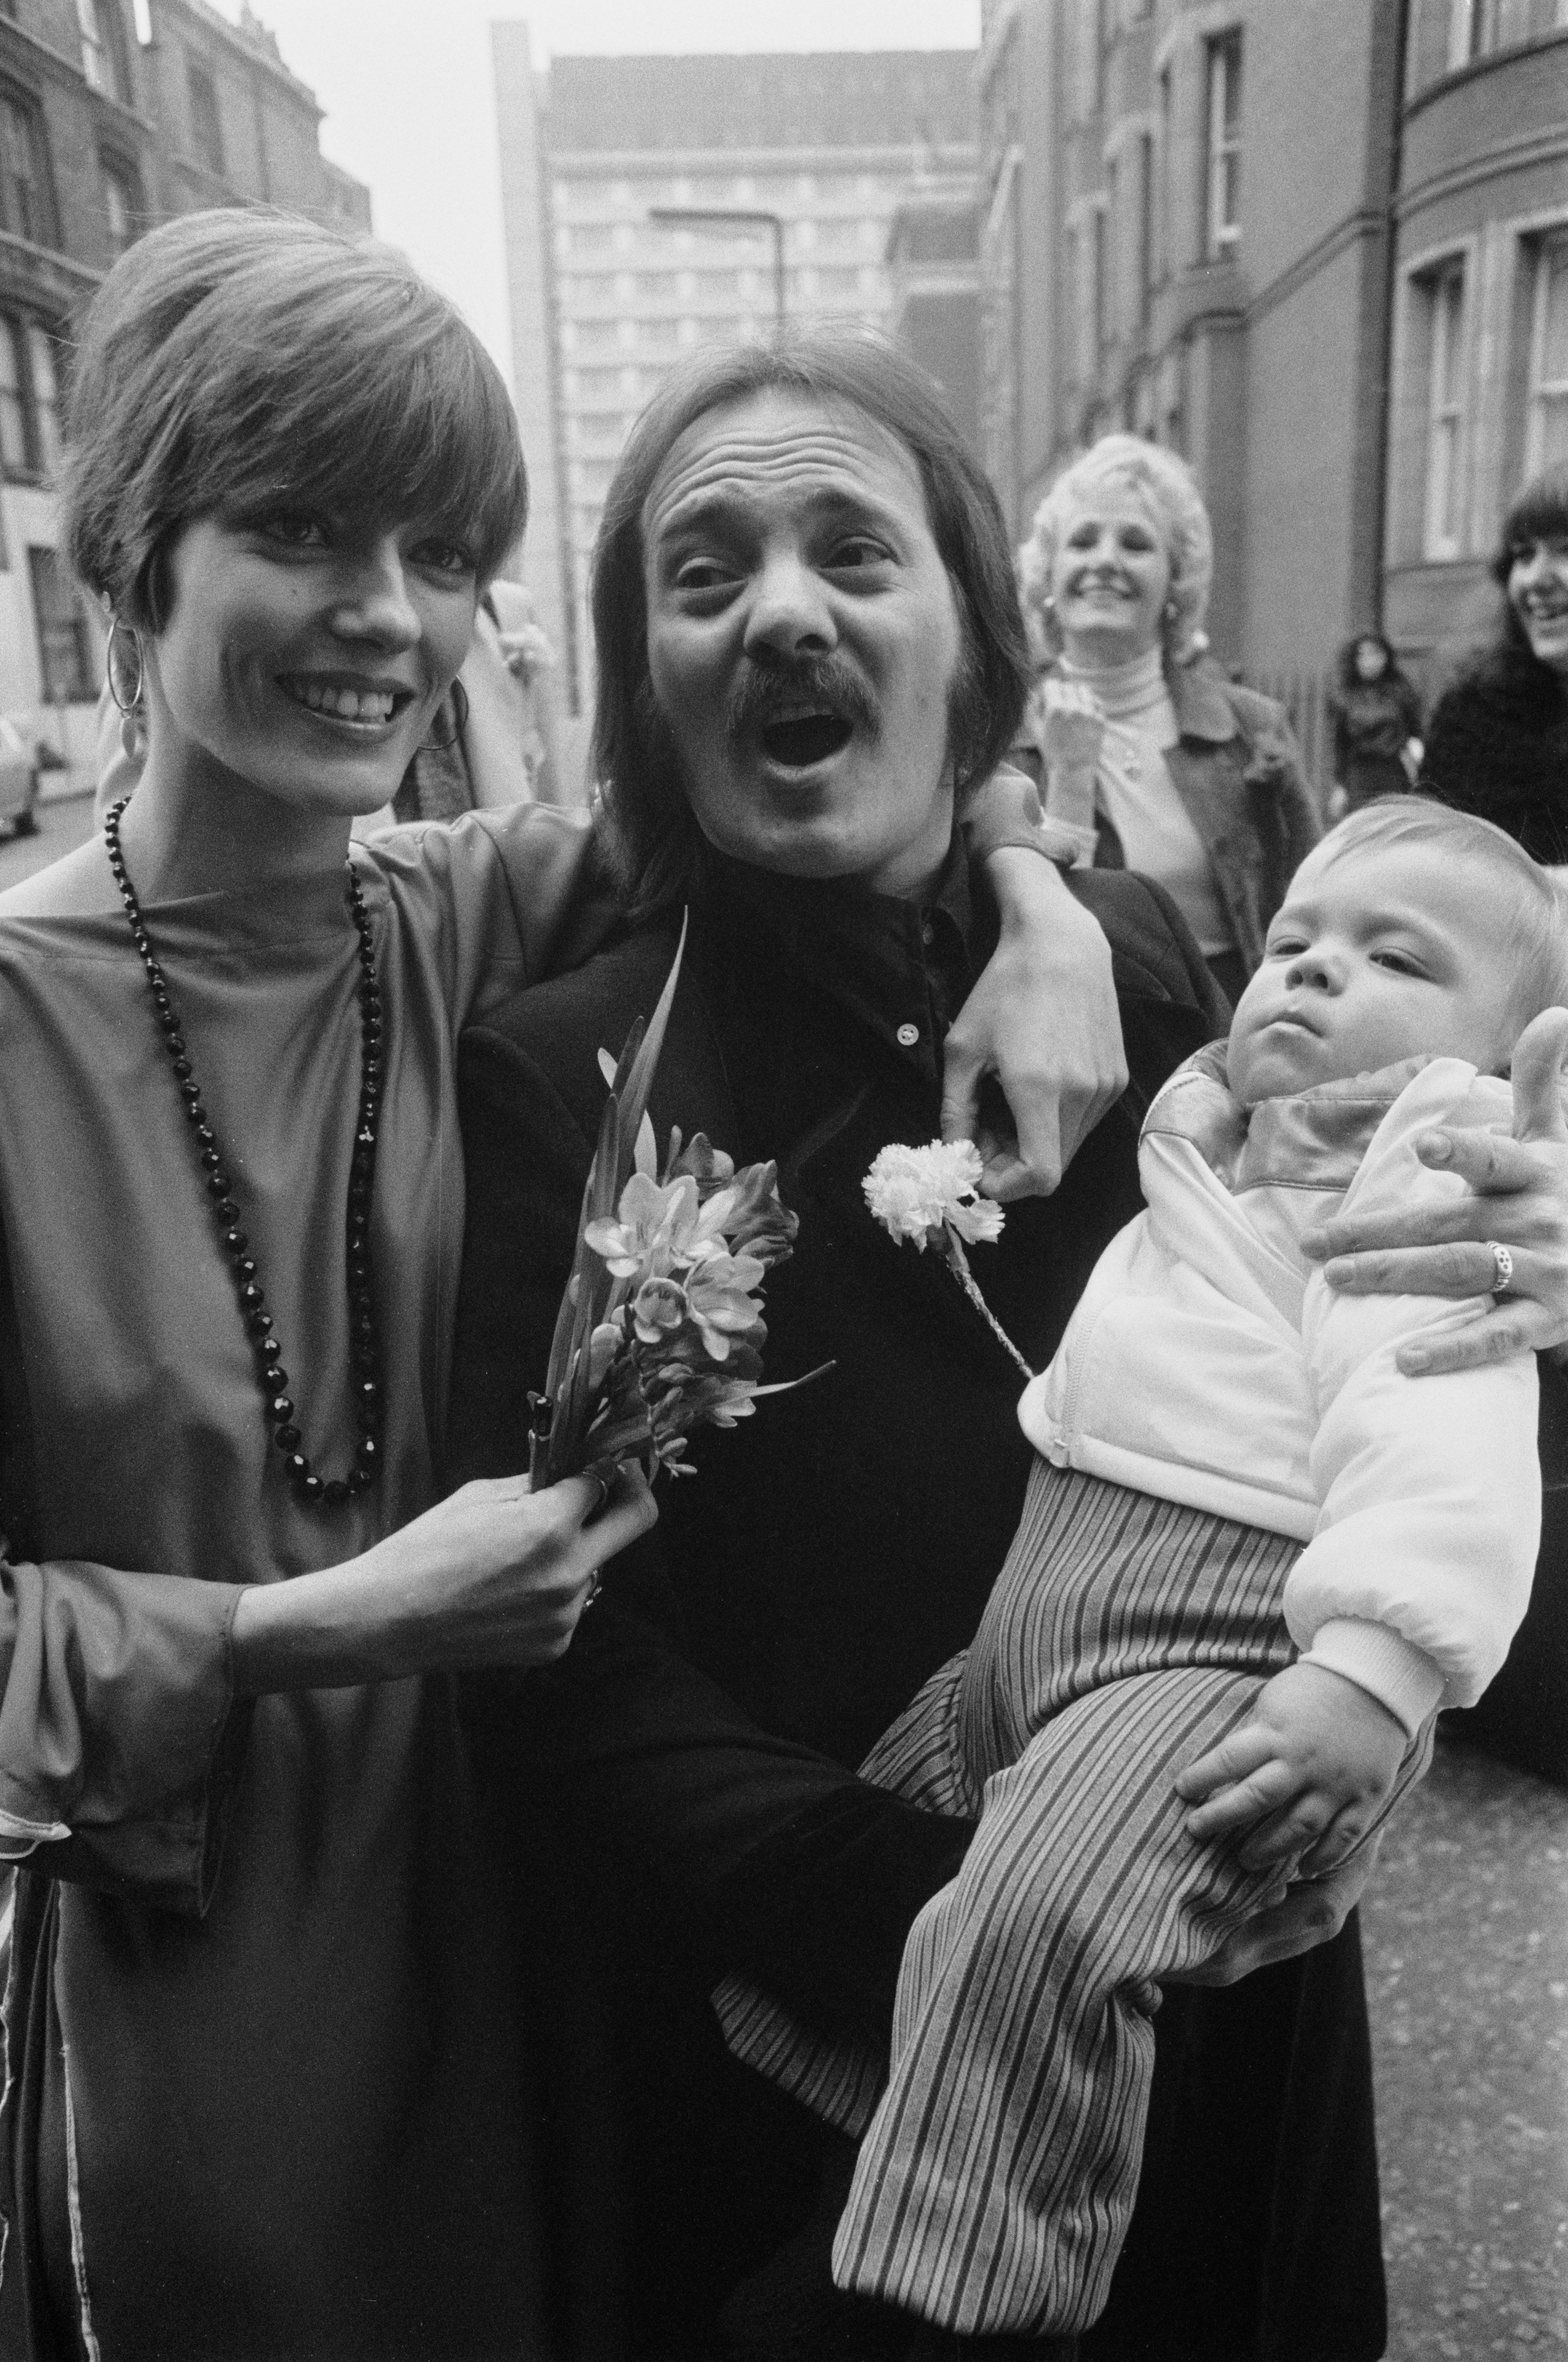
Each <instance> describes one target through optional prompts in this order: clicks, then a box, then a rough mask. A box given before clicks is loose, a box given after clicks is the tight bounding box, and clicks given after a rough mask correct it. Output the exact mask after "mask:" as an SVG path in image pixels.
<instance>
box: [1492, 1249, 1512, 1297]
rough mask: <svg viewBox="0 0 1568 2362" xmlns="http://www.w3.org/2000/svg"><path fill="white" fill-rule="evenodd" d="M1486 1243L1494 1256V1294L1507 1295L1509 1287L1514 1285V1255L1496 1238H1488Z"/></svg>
mask: <svg viewBox="0 0 1568 2362" xmlns="http://www.w3.org/2000/svg"><path fill="white" fill-rule="evenodd" d="M1486 1245H1487V1247H1488V1249H1489V1251H1490V1253H1491V1257H1492V1287H1491V1293H1492V1294H1493V1295H1494V1296H1507V1292H1508V1290H1509V1288H1510V1287H1511V1286H1512V1285H1513V1278H1514V1259H1513V1256H1512V1255H1511V1254H1510V1253H1508V1250H1507V1247H1506V1246H1504V1245H1502V1244H1501V1243H1500V1242H1499V1241H1498V1240H1496V1239H1488V1240H1487V1242H1486Z"/></svg>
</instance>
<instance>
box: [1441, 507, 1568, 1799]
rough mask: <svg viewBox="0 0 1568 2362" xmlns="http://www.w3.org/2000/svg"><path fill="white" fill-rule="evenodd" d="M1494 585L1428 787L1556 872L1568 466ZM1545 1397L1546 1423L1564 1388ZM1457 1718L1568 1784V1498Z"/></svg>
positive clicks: (1546, 1508)
mask: <svg viewBox="0 0 1568 2362" xmlns="http://www.w3.org/2000/svg"><path fill="white" fill-rule="evenodd" d="M1492 578H1493V579H1494V581H1495V582H1496V584H1497V586H1498V588H1499V589H1500V590H1501V591H1502V594H1503V597H1502V602H1501V613H1500V615H1499V619H1498V624H1497V628H1496V633H1495V635H1494V636H1493V638H1492V640H1491V642H1490V644H1489V645H1488V646H1485V648H1482V649H1480V650H1479V651H1477V652H1475V653H1474V654H1473V655H1472V657H1471V658H1470V660H1469V662H1468V664H1467V665H1466V666H1465V667H1464V668H1463V670H1462V671H1461V672H1460V673H1459V674H1458V676H1457V677H1456V678H1455V679H1452V681H1451V683H1450V685H1449V687H1448V688H1447V689H1446V690H1444V691H1443V693H1442V695H1441V697H1440V698H1439V700H1438V702H1437V705H1436V708H1435V710H1434V711H1433V713H1432V718H1431V723H1430V728H1429V730H1428V734H1427V750H1426V762H1425V766H1424V778H1423V785H1424V786H1426V787H1429V788H1430V789H1433V790H1434V791H1435V792H1436V793H1437V794H1438V795H1440V796H1441V798H1442V799H1443V801H1444V802H1445V803H1451V804H1455V805H1457V806H1458V807H1459V809H1460V810H1461V811H1473V812H1479V813H1480V814H1481V815H1482V817H1483V818H1484V819H1485V820H1490V821H1495V822H1496V824H1497V826H1498V827H1499V828H1503V829H1507V833H1508V834H1509V835H1510V836H1513V837H1517V838H1518V842H1519V843H1520V844H1522V845H1523V846H1524V848H1525V851H1526V852H1527V853H1529V854H1533V855H1534V856H1535V858H1536V860H1537V861H1540V862H1544V863H1547V864H1549V865H1550V866H1552V867H1558V866H1562V865H1563V864H1565V863H1568V465H1562V464H1560V465H1558V466H1557V467H1555V468H1550V469H1547V470H1546V471H1545V473H1544V474H1542V475H1540V476H1537V477H1535V478H1534V479H1533V480H1531V481H1530V482H1529V483H1528V484H1527V485H1526V486H1525V488H1524V490H1523V491H1521V492H1520V493H1519V496H1518V499H1517V500H1516V501H1515V502H1514V504H1513V506H1512V507H1511V508H1510V509H1509V511H1508V513H1507V516H1506V517H1505V518H1504V520H1503V530H1502V534H1501V535H1500V537H1499V542H1498V547H1497V553H1496V557H1494V559H1493V561H1492ZM1565 923H1568V920H1565ZM1541 1402H1542V1418H1543V1420H1544V1419H1545V1418H1548V1417H1549V1416H1551V1414H1552V1412H1553V1409H1554V1407H1555V1406H1556V1405H1557V1403H1558V1396H1557V1393H1556V1391H1555V1390H1551V1391H1543V1393H1542V1396H1541ZM1552 1464H1553V1459H1552V1456H1551V1454H1548V1453H1545V1452H1543V1454H1542V1465H1543V1466H1545V1467H1548V1468H1550V1467H1551V1465H1552ZM1452 1722H1453V1724H1454V1726H1455V1727H1457V1728H1459V1729H1462V1730H1463V1731H1464V1732H1465V1734H1466V1735H1467V1736H1468V1737H1470V1738H1474V1739H1476V1740H1478V1741H1479V1742H1480V1744H1481V1745H1483V1746H1484V1747H1485V1748H1486V1749H1487V1750H1488V1752H1489V1753H1491V1754H1494V1755H1498V1756H1501V1757H1502V1758H1503V1760H1505V1761H1507V1762H1510V1763H1517V1764H1519V1765H1520V1766H1522V1768H1523V1769H1524V1770H1526V1771H1534V1772H1537V1773H1539V1774H1540V1775H1541V1776H1542V1777H1543V1778H1545V1779H1548V1780H1556V1781H1558V1782H1561V1783H1564V1784H1568V1492H1565V1491H1553V1490H1551V1488H1550V1487H1549V1489H1548V1491H1547V1493H1546V1496H1545V1499H1544V1502H1543V1504H1542V1518H1541V1532H1540V1558H1539V1560H1538V1561H1537V1563H1536V1574H1535V1586H1534V1589H1533V1591H1532V1592H1531V1595H1530V1604H1529V1613H1528V1614H1527V1615H1526V1617H1525V1620H1524V1622H1523V1623H1522V1624H1521V1625H1520V1627H1519V1629H1518V1633H1517V1634H1516V1636H1515V1639H1514V1645H1513V1648H1512V1650H1510V1652H1509V1655H1508V1660H1507V1663H1506V1664H1505V1666H1504V1667H1503V1670H1502V1672H1500V1673H1499V1674H1498V1675H1497V1677H1496V1681H1494V1682H1493V1683H1492V1685H1491V1687H1490V1689H1489V1690H1488V1691H1487V1692H1486V1694H1485V1697H1484V1698H1483V1699H1482V1701H1481V1703H1480V1705H1477V1706H1474V1707H1472V1708H1471V1709H1470V1711H1469V1712H1468V1713H1466V1714H1462V1715H1455V1716H1452Z"/></svg>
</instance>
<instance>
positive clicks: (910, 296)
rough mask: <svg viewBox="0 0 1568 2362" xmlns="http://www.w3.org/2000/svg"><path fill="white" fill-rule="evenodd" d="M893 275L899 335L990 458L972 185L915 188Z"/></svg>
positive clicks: (892, 255)
mask: <svg viewBox="0 0 1568 2362" xmlns="http://www.w3.org/2000/svg"><path fill="white" fill-rule="evenodd" d="M888 275H889V280H890V281H891V282H892V297H893V308H892V315H891V318H890V320H889V327H890V329H891V332H892V334H893V336H895V337H897V338H898V341H899V342H900V345H902V346H903V347H904V348H905V349H906V351H908V352H909V353H910V354H911V356H912V357H913V359H915V360H917V361H918V362H919V363H920V365H921V367H922V369H923V370H927V371H928V372H929V374H930V375H931V376H932V377H933V378H934V379H935V380H936V382H937V383H938V385H939V386H940V387H941V388H942V390H943V392H944V394H945V395H946V397H947V402H948V406H949V407H950V409H951V410H952V412H953V415H954V417H955V419H956V420H957V422H958V425H959V426H960V428H961V429H962V430H963V435H964V440H965V442H966V444H967V445H968V447H969V449H970V450H971V452H972V453H973V454H974V456H975V458H977V459H980V460H982V461H983V459H984V447H983V443H982V438H981V432H980V418H981V410H982V394H983V388H982V385H981V380H980V358H981V357H980V224H979V215H978V212H977V207H976V204H975V195H974V191H973V188H972V187H971V188H968V189H953V190H951V191H947V192H942V193H937V192H934V191H927V190H925V189H922V188H920V187H918V186H917V187H916V188H914V189H912V190H911V193H910V194H909V195H908V196H907V197H906V198H905V199H904V201H903V203H902V204H900V207H899V209H898V211H897V212H896V213H895V214H894V215H893V219H892V225H891V227H890V228H889V232H888Z"/></svg>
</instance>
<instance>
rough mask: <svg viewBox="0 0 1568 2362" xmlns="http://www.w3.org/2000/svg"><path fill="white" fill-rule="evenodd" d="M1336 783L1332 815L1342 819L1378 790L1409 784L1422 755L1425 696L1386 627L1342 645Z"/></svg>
mask: <svg viewBox="0 0 1568 2362" xmlns="http://www.w3.org/2000/svg"><path fill="white" fill-rule="evenodd" d="M1329 713H1330V717H1331V722H1332V725H1333V753H1334V784H1333V787H1332V789H1331V792H1330V796H1329V818H1330V819H1331V820H1342V819H1343V817H1344V815H1345V813H1346V812H1348V811H1359V810H1360V808H1361V806H1362V805H1363V804H1368V803H1371V801H1372V800H1373V798H1374V797H1375V796H1394V795H1398V794H1400V793H1402V792H1403V791H1404V790H1405V789H1408V787H1409V786H1410V783H1411V781H1412V779H1413V778H1415V777H1416V774H1417V772H1418V770H1419V765H1420V757H1421V701H1420V698H1419V694H1418V692H1417V690H1416V686H1415V683H1414V682H1413V681H1412V680H1410V679H1408V676H1407V675H1406V674H1405V673H1403V672H1401V670H1400V669H1399V659H1398V657H1397V656H1396V655H1395V653H1394V651H1393V649H1392V647H1391V646H1389V644H1388V642H1387V641H1386V639H1385V638H1384V636H1383V635H1382V633H1381V632H1358V633H1357V634H1356V635H1355V637H1354V639H1353V640H1347V641H1346V642H1345V645H1344V646H1343V647H1342V649H1341V650H1340V661H1339V679H1338V680H1337V682H1336V683H1335V686H1334V688H1333V690H1331V693H1330V697H1329Z"/></svg>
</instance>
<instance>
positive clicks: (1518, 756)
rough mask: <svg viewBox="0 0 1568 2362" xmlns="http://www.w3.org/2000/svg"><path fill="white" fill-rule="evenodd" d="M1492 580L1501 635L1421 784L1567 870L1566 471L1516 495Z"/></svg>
mask: <svg viewBox="0 0 1568 2362" xmlns="http://www.w3.org/2000/svg"><path fill="white" fill-rule="evenodd" d="M1492 577H1493V579H1494V580H1495V581H1496V583H1497V585H1498V587H1499V589H1500V590H1501V591H1502V593H1503V597H1502V602H1501V608H1500V613H1499V615H1498V620H1497V624H1496V630H1495V632H1494V633H1493V635H1492V636H1491V638H1490V639H1489V640H1488V641H1487V642H1486V643H1485V645H1484V646H1480V647H1479V648H1476V649H1474V650H1473V651H1472V652H1471V653H1470V655H1469V657H1468V658H1467V659H1466V660H1465V661H1463V663H1462V665H1461V666H1460V668H1459V669H1458V670H1457V672H1456V673H1455V674H1454V676H1453V677H1452V679H1451V680H1450V682H1449V685H1448V686H1447V688H1446V689H1445V690H1443V692H1442V694H1441V696H1440V697H1439V699H1438V701H1437V705H1436V708H1435V710H1434V712H1433V713H1432V717H1431V723H1430V728H1429V730H1428V733H1427V747H1426V760H1425V765H1424V783H1425V784H1426V785H1427V786H1428V787H1430V788H1431V789H1433V790H1434V792H1435V793H1436V794H1438V795H1440V796H1441V798H1442V800H1443V801H1444V802H1445V803H1451V804H1455V805H1457V806H1458V807H1459V809H1460V810H1461V811H1472V812H1479V813H1480V814H1481V816H1482V818H1483V819H1484V820H1489V821H1495V822H1496V824H1497V826H1498V827H1499V828H1502V829H1507V833H1508V834H1509V835H1510V836H1513V837H1517V838H1518V842H1519V843H1520V844H1522V845H1523V846H1524V848H1525V851H1526V852H1527V853H1530V854H1533V855H1534V856H1535V858H1536V859H1537V861H1545V862H1551V863H1552V864H1553V865H1556V864H1560V863H1563V862H1568V465H1562V464H1560V465H1559V466H1557V467H1555V468H1549V469H1547V470H1546V471H1545V472H1544V474H1542V475H1540V476H1537V477H1536V478H1535V479H1534V480H1532V481H1531V482H1529V483H1528V484H1527V485H1526V486H1525V488H1524V490H1523V491H1521V492H1520V494H1519V496H1518V499H1517V500H1516V501H1515V502H1514V504H1513V506H1512V507H1511V508H1510V509H1509V511H1508V513H1507V516H1506V517H1505V518H1504V520H1503V530H1502V535H1501V537H1500V539H1499V543H1498V547H1497V553H1496V557H1494V558H1493V560H1492Z"/></svg>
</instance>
